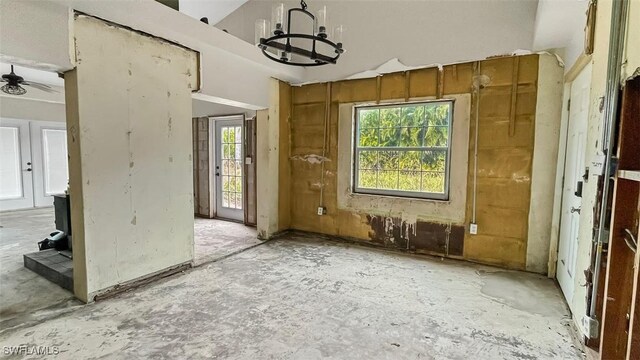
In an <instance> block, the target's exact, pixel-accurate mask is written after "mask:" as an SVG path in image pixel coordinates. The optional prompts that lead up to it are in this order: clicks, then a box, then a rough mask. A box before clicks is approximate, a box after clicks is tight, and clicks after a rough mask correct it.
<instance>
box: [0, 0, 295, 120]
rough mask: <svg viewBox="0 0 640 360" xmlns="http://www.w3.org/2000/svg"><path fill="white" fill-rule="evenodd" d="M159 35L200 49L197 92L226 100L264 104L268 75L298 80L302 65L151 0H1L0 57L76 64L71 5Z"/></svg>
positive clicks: (51, 66) (53, 65) (54, 65)
mask: <svg viewBox="0 0 640 360" xmlns="http://www.w3.org/2000/svg"><path fill="white" fill-rule="evenodd" d="M71 9H75V10H78V11H81V12H84V13H86V14H90V15H93V16H96V17H99V18H101V19H105V20H108V21H112V22H114V23H117V24H120V25H124V26H128V27H131V28H133V29H136V30H140V31H143V32H146V33H148V34H152V35H154V36H158V37H160V38H163V39H167V40H170V41H173V42H176V43H179V44H182V45H184V46H186V47H188V48H191V49H194V50H196V51H199V52H200V53H201V64H200V66H201V76H202V79H201V80H202V87H201V91H200V92H201V93H202V95H203V96H205V97H209V98H212V99H216V100H217V101H218V102H226V103H227V104H229V105H234V106H241V107H247V108H252V109H254V110H255V109H260V108H266V107H267V105H268V103H269V96H268V84H269V79H270V78H271V77H276V78H279V79H282V80H285V81H293V82H296V81H300V80H301V79H302V73H303V70H302V69H299V68H293V67H290V66H286V65H281V64H277V63H275V62H273V61H271V60H269V59H267V58H265V57H264V56H263V55H262V54H261V53H260V51H259V50H258V49H257V48H256V47H255V46H252V45H250V44H247V43H246V42H243V41H241V40H239V39H237V38H235V37H233V36H231V35H229V34H226V33H225V32H223V31H221V30H219V29H217V28H215V27H213V26H211V25H206V24H204V23H201V22H200V21H198V20H196V19H194V18H192V17H190V16H188V15H186V14H183V13H180V12H177V11H175V10H173V9H171V8H169V7H167V6H164V5H162V4H160V3H158V2H156V1H155V0H137V1H126V2H119V3H118V5H117V6H114V3H113V2H112V1H86V0H49V1H21V0H2V1H0V59H2V60H3V61H5V62H11V63H17V64H24V65H28V66H31V67H36V68H40V69H44V70H54V71H61V72H64V71H67V70H70V69H72V68H73V67H74V66H75V60H74V59H73V57H72V56H71V52H70V49H69V48H70V44H71V43H72V41H70V39H71V38H72V37H73V27H72V23H71V22H70V10H71Z"/></svg>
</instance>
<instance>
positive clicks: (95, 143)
mask: <svg viewBox="0 0 640 360" xmlns="http://www.w3.org/2000/svg"><path fill="white" fill-rule="evenodd" d="M74 31H75V46H76V48H75V52H76V56H77V59H78V61H77V68H76V70H74V71H73V72H71V73H70V76H69V77H67V78H66V81H65V85H66V90H67V91H66V92H67V99H66V103H67V113H68V114H69V116H68V132H69V136H68V142H69V157H70V166H69V168H70V194H71V199H72V200H71V204H72V205H71V206H72V224H73V233H74V237H73V242H74V246H73V249H74V259H73V260H74V285H75V293H76V295H77V296H78V297H79V298H81V299H83V300H88V301H90V300H91V299H92V298H93V296H94V295H95V294H96V293H100V292H102V291H104V290H106V289H110V288H112V287H114V286H116V285H118V284H122V283H126V282H128V281H133V280H136V279H139V278H141V277H145V276H148V275H150V274H154V273H157V272H161V271H164V270H166V269H169V268H172V267H175V266H180V265H182V264H185V263H189V262H191V260H192V259H193V183H192V174H193V160H192V144H193V142H192V130H191V129H192V127H191V92H192V91H193V90H196V87H197V77H198V68H197V57H198V54H197V53H196V52H194V51H190V50H187V49H184V48H181V47H178V46H176V45H174V44H170V43H167V42H164V41H162V40H159V39H157V38H152V37H149V36H147V35H143V34H140V33H137V32H134V31H132V30H130V29H125V28H120V27H117V26H114V25H112V24H108V23H105V22H103V21H101V20H98V19H95V18H91V17H87V16H84V15H77V16H76V17H75V21H74ZM105 63H108V64H109V66H108V67H105V66H104V64H105Z"/></svg>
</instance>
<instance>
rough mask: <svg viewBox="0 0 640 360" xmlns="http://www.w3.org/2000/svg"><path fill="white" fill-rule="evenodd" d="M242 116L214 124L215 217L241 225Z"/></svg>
mask: <svg viewBox="0 0 640 360" xmlns="http://www.w3.org/2000/svg"><path fill="white" fill-rule="evenodd" d="M243 120H244V116H242V115H241V116H234V117H225V118H218V119H215V123H216V139H215V141H216V149H215V150H216V160H217V161H216V173H215V174H216V179H215V180H216V205H217V206H216V208H217V209H216V214H217V216H218V217H221V218H226V219H232V220H238V221H243V220H244V209H243V203H244V202H243V194H244V191H243V189H244V180H243V168H244V166H243V161H242V159H243V153H242V151H243V150H242V148H243V147H242V138H243V134H242V122H243Z"/></svg>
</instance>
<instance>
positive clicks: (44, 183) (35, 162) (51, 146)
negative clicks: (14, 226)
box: [0, 118, 69, 211]
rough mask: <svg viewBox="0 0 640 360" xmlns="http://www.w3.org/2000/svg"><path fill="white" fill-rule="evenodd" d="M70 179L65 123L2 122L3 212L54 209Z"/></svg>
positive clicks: (0, 170)
mask: <svg viewBox="0 0 640 360" xmlns="http://www.w3.org/2000/svg"><path fill="white" fill-rule="evenodd" d="M68 179H69V177H68V165H67V130H66V127H65V124H64V123H58V122H46V121H29V120H21V119H6V118H2V119H0V211H2V210H17V209H27V208H33V207H42V206H51V205H52V204H53V195H55V194H62V193H64V191H65V190H66V189H67V182H68Z"/></svg>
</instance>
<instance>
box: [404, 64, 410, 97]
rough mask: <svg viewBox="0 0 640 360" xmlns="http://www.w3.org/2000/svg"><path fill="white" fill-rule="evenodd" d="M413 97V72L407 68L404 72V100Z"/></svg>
mask: <svg viewBox="0 0 640 360" xmlns="http://www.w3.org/2000/svg"><path fill="white" fill-rule="evenodd" d="M410 97H411V74H410V71H409V70H407V71H405V72H404V101H405V102H408V101H409V98H410Z"/></svg>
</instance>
